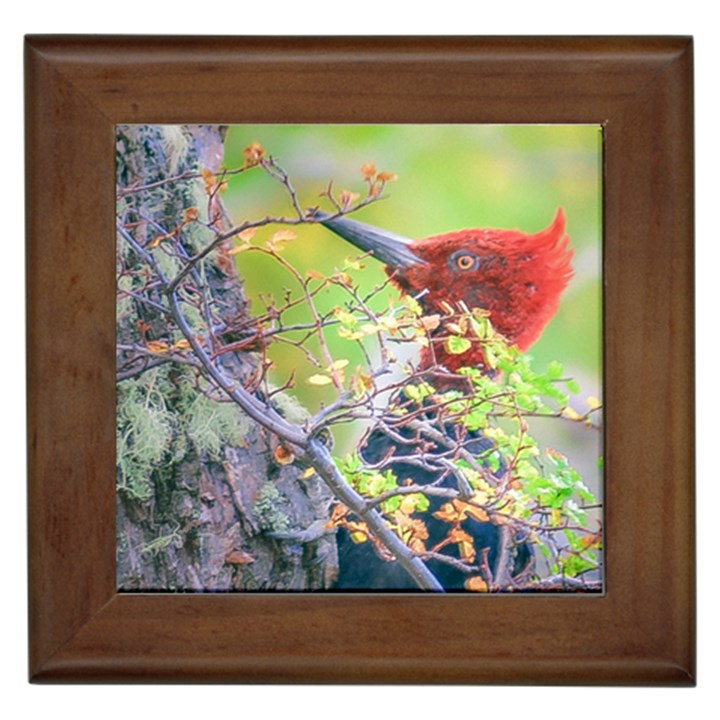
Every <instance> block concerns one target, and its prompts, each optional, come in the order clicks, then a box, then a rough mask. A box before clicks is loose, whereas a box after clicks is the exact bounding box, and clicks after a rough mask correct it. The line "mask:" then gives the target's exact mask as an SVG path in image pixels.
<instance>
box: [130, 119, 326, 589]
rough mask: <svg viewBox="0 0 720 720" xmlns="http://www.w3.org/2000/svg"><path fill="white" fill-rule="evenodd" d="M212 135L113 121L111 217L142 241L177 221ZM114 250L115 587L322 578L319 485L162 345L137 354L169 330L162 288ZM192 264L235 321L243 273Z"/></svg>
mask: <svg viewBox="0 0 720 720" xmlns="http://www.w3.org/2000/svg"><path fill="white" fill-rule="evenodd" d="M222 139H223V130H222V128H220V127H217V126H182V127H181V126H122V127H119V128H118V134H117V183H118V188H119V191H118V221H119V227H121V228H132V230H133V234H134V237H135V238H144V244H146V243H147V242H148V241H150V240H151V239H152V238H153V237H157V236H159V235H162V233H163V232H165V233H172V232H173V231H174V229H176V228H181V227H183V222H184V218H186V217H187V215H186V213H187V211H188V209H190V208H203V204H206V203H207V202H208V198H207V196H206V195H204V193H203V180H202V178H198V176H197V174H198V171H200V170H202V169H204V168H207V169H209V170H212V171H217V170H218V169H219V168H220V165H221V161H222V156H223V145H222ZM191 174H192V175H193V177H192V178H189V177H187V176H188V175H191ZM171 178H176V179H175V180H171ZM169 180H170V181H169ZM148 186H150V187H148ZM188 235H189V236H190V237H189V239H188V241H187V242H188V250H189V252H197V251H198V250H199V249H201V248H202V247H203V245H202V237H201V236H200V235H199V233H196V235H192V233H188ZM193 243H194V245H193ZM117 255H118V276H119V281H118V288H119V291H118V321H117V339H118V352H117V358H118V388H117V394H118V405H117V416H118V431H117V432H118V443H117V445H118V458H117V466H118V469H117V487H118V491H117V542H118V545H117V584H118V588H119V589H120V590H122V591H149V590H157V591H161V590H164V591H229V590H267V589H274V590H319V589H323V588H326V587H328V586H329V585H330V583H331V582H332V581H333V579H334V577H335V575H336V573H337V552H336V549H335V540H334V536H333V535H332V534H328V533H327V531H326V529H325V525H326V522H327V519H328V508H329V504H330V502H331V495H330V493H329V491H328V490H327V488H326V486H325V485H324V484H323V483H322V481H321V480H320V479H319V478H318V477H317V475H312V476H310V477H309V478H307V477H305V475H306V474H307V473H304V469H303V468H301V467H298V466H297V465H296V464H295V463H290V464H284V462H285V461H284V460H283V458H282V456H281V455H279V454H278V453H277V444H276V443H277V441H276V440H274V439H273V438H272V437H270V436H269V434H268V433H267V432H266V431H264V430H262V429H261V428H260V427H258V426H257V425H256V424H255V423H253V422H252V421H251V420H250V419H249V418H248V417H247V416H246V415H243V413H242V412H241V411H240V410H239V409H238V408H237V407H236V406H235V405H234V404H232V403H229V402H227V401H225V402H222V400H223V399H222V398H211V397H209V395H210V393H209V392H208V390H207V387H204V386H203V384H202V378H201V377H200V374H199V373H198V372H197V370H196V369H194V368H193V367H192V366H190V365H183V364H182V363H178V362H172V361H168V360H167V359H166V358H163V357H162V355H161V354H158V356H157V357H153V356H152V354H151V353H146V354H145V355H143V356H138V354H137V352H136V350H137V348H138V347H140V348H142V347H143V346H144V347H146V348H147V347H152V343H153V342H155V343H157V342H164V343H166V344H167V343H172V342H173V341H174V340H176V339H177V337H179V335H174V334H173V328H172V327H171V325H170V320H169V318H168V315H167V314H166V313H164V312H162V306H163V301H164V298H163V297H162V295H161V293H160V292H159V291H153V290H152V284H151V283H148V280H147V273H148V267H147V264H146V263H143V260H142V257H141V256H140V255H139V254H138V253H137V252H133V249H132V247H129V246H128V244H127V243H126V242H125V238H124V237H123V232H122V231H119V233H118V253H117ZM157 256H158V257H160V258H161V261H162V262H163V263H171V261H172V258H170V257H162V253H160V252H158V253H157ZM203 272H204V278H203V280H204V282H205V283H206V289H207V290H206V291H207V293H209V295H210V296H211V297H212V300H213V303H214V304H215V305H216V306H217V307H218V308H222V313H223V314H225V316H226V317H227V319H233V321H234V322H235V323H236V324H237V321H238V320H241V321H242V320H243V319H247V318H248V303H247V300H246V297H245V295H244V292H243V288H242V283H241V280H240V279H239V278H238V277H237V275H236V273H235V269H234V266H233V264H232V263H231V262H228V260H227V256H223V254H222V253H214V254H212V255H210V256H208V259H206V260H205V261H204V263H203ZM139 287H141V288H142V290H141V291H140V290H138V288H139ZM257 362H258V359H257V357H256V356H254V355H253V354H252V353H248V352H235V353H227V354H225V355H224V356H223V366H224V371H225V373H226V374H227V375H228V376H231V377H232V378H234V379H237V380H238V381H239V382H247V381H248V379H250V378H251V377H252V375H253V372H254V370H255V369H256V366H257ZM276 397H277V400H275V401H274V402H275V404H276V406H277V407H276V409H278V410H279V412H280V413H281V414H284V415H286V416H289V415H294V416H295V417H294V419H297V416H301V415H302V413H303V410H302V408H299V407H296V406H295V405H294V404H293V401H292V399H291V398H288V397H284V396H282V395H279V396H276Z"/></svg>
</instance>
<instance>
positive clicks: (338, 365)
mask: <svg viewBox="0 0 720 720" xmlns="http://www.w3.org/2000/svg"><path fill="white" fill-rule="evenodd" d="M349 364H350V361H349V360H346V359H345V358H341V359H340V360H336V361H335V362H334V363H333V364H332V365H329V366H328V371H330V372H332V371H333V370H342V369H343V368H346V367H347V366H348V365H349Z"/></svg>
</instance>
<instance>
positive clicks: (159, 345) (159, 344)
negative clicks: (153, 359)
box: [145, 340, 170, 353]
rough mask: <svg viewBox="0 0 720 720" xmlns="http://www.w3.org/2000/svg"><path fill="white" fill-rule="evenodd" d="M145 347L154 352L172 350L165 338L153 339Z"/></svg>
mask: <svg viewBox="0 0 720 720" xmlns="http://www.w3.org/2000/svg"><path fill="white" fill-rule="evenodd" d="M145 347H146V348H147V349H148V350H149V351H150V352H154V353H166V352H168V350H170V346H169V345H168V344H167V343H166V342H165V341H164V340H151V341H150V342H149V343H147V345H146V346H145Z"/></svg>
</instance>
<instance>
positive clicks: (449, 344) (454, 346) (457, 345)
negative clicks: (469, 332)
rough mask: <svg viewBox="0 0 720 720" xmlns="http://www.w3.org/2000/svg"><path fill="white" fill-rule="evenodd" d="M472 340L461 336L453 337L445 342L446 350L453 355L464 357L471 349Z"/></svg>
mask: <svg viewBox="0 0 720 720" xmlns="http://www.w3.org/2000/svg"><path fill="white" fill-rule="evenodd" d="M471 345H472V343H471V342H470V340H468V339H467V338H464V337H460V336H459V335H451V336H450V337H449V338H448V339H447V340H445V350H446V351H447V352H449V353H450V354H451V355H462V354H463V353H464V352H467V351H468V350H469V349H470V346H471Z"/></svg>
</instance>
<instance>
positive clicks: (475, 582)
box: [465, 575, 488, 592]
mask: <svg viewBox="0 0 720 720" xmlns="http://www.w3.org/2000/svg"><path fill="white" fill-rule="evenodd" d="M465 589H466V590H470V592H487V591H488V586H487V583H486V582H485V581H484V580H483V579H482V578H481V577H480V576H479V575H475V576H474V577H471V578H468V579H467V580H466V581H465Z"/></svg>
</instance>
